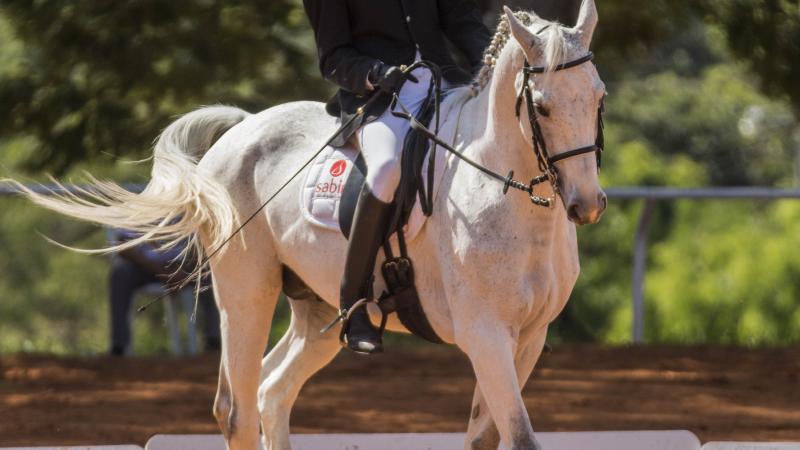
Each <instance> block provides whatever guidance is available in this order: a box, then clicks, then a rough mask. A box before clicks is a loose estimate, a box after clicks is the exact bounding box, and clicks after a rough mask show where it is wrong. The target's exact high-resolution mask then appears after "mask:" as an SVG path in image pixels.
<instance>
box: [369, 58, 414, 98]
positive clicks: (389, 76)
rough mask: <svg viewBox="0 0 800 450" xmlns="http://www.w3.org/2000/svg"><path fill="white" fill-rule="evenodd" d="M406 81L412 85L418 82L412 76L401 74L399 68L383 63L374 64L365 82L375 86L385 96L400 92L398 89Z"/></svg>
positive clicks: (401, 71)
mask: <svg viewBox="0 0 800 450" xmlns="http://www.w3.org/2000/svg"><path fill="white" fill-rule="evenodd" d="M406 80H409V81H411V82H413V83H417V82H419V80H417V78H416V77H415V76H414V75H411V74H410V73H405V72H403V70H402V69H400V68H399V67H397V66H390V65H388V64H383V63H378V64H376V65H375V66H374V67H373V68H372V70H371V71H370V73H369V77H368V78H367V81H369V83H370V84H371V85H373V86H376V87H377V88H378V89H380V90H381V91H383V92H386V93H387V94H392V93H395V92H398V91H400V88H401V87H402V86H403V83H405V81H406Z"/></svg>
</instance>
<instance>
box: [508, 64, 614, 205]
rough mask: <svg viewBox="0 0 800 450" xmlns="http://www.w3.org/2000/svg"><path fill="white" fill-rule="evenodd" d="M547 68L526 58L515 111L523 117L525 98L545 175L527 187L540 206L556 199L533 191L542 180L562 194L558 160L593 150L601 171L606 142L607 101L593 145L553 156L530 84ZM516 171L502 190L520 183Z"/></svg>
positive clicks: (560, 67) (535, 150)
mask: <svg viewBox="0 0 800 450" xmlns="http://www.w3.org/2000/svg"><path fill="white" fill-rule="evenodd" d="M592 58H594V54H593V53H592V52H589V53H587V54H586V55H585V56H583V57H581V58H578V59H575V60H573V61H569V62H566V63H563V64H559V65H557V66H555V67H554V68H553V69H552V71H553V72H557V71H559V70H566V69H570V68H572V67H576V66H579V65H581V64H583V63H586V62H589V61H591V60H592ZM546 70H547V69H546V68H545V67H531V65H530V64H529V63H528V60H527V58H526V59H525V65H524V66H523V67H522V88H521V89H520V91H519V93H518V94H517V103H516V114H517V118H518V119H519V118H520V108H521V106H522V102H523V100H524V101H525V108H526V109H527V111H528V121H529V122H530V127H531V145H532V147H533V153H534V154H535V155H536V161H537V163H538V165H539V170H541V172H542V175H539V176H538V177H535V178H534V179H532V180H531V182H530V183H529V185H528V189H529V190H530V192H529V194H530V198H531V201H532V202H533V203H534V204H536V205H539V206H545V207H550V206H553V202H554V200H555V199H554V198H553V197H550V198H544V197H539V196H537V195H534V194H533V187H534V186H536V185H537V184H540V183H543V182H545V181H549V182H550V185H551V186H552V187H553V192H554V193H555V194H556V195H559V194H560V193H559V188H558V168H557V167H556V165H555V163H557V162H558V161H562V160H565V159H567V158H572V157H573V156H580V155H583V154H585V153H592V152H594V153H595V155H596V158H597V170H598V171H599V170H600V163H601V160H602V155H603V146H604V144H605V142H604V137H603V109H604V102H603V101H601V102H600V107H598V109H597V137H596V138H595V142H594V144H592V145H587V146H585V147H580V148H576V149H573V150H568V151H566V152H562V153H559V154H557V155H553V156H550V154H549V153H548V151H547V142H546V141H545V140H544V135H543V134H542V127H541V125H540V124H539V116H538V115H537V114H536V107H535V105H534V103H533V93H532V92H531V86H530V79H531V75H535V74H540V73H545V71H546ZM513 176H514V172H513V171H512V172H510V173H509V174H508V177H506V186H505V187H504V188H503V192H504V193H505V192H506V191H507V190H508V187H509V186H513V187H517V188H519V187H518V186H514V183H518V182H516V181H514V180H513Z"/></svg>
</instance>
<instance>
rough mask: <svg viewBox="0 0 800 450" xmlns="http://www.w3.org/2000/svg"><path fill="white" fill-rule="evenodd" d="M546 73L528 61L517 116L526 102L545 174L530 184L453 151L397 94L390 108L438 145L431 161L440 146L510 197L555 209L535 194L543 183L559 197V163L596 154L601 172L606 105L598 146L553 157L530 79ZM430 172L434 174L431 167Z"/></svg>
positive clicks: (574, 63)
mask: <svg viewBox="0 0 800 450" xmlns="http://www.w3.org/2000/svg"><path fill="white" fill-rule="evenodd" d="M593 57H594V55H593V54H592V52H589V53H588V54H586V56H583V57H581V58H578V59H576V60H573V61H570V62H566V63H563V64H559V65H558V66H556V67H554V68H553V70H552V71H553V72H557V71H560V70H566V69H570V68H572V67H576V66H579V65H581V64H583V63H586V62H589V61H591V60H592V58H593ZM420 66H425V67H428V68H431V64H430V63H426V62H422V61H420V62H417V63H415V64H413V65H411V66H409V67H407V68H405V71H406V72H407V73H408V72H411V71H412V70H413V69H415V68H417V67H420ZM432 72H433V73H434V77H433V78H434V80H435V79H436V77H437V75H438V70H432ZM545 72H546V68H545V67H531V66H530V64H529V63H528V61H527V59H526V60H525V66H524V67H523V68H522V73H523V83H522V89H521V90H520V92H519V94H518V95H517V103H516V115H517V118H520V108H521V106H522V102H523V101H524V102H525V106H526V109H527V112H528V120H529V122H530V127H531V145H532V148H533V152H534V154H535V155H536V160H537V163H538V166H539V170H541V172H542V174H541V175H539V176H537V177H534V178H533V179H531V181H530V182H529V183H527V184H526V183H523V182H521V181H517V180H515V179H514V171H513V170H512V171H510V172H508V174H507V175H506V176H503V175H500V174H499V173H497V172H495V171H493V170H491V169H489V168H487V167H485V166H483V165H481V164H479V163H477V162H475V161H473V160H472V159H470V158H469V157H467V156H466V155H464V154H463V153H461V152H459V151H458V150H456V149H455V148H453V147H452V146H451V145H450V144H448V143H447V142H445V141H443V140H442V139H441V138H439V136H438V135H437V134H436V133H435V132H432V131H431V130H429V129H428V128H427V127H426V126H425V125H424V124H422V123H421V122H420V121H419V120H417V119H416V118H415V117H414V116H413V115H412V114H411V113H410V112H409V111H408V110H407V109H406V108H405V107H404V106H403V105H402V104H401V103H400V102H399V101H398V98H397V94H395V96H394V99H393V101H392V105H391V106H390V108H391V109H392V114H393V115H394V116H397V117H401V118H403V119H405V120H408V122H409V124H410V125H411V128H412V129H414V130H415V131H417V132H419V133H421V134H422V135H424V136H425V137H426V138H428V139H429V140H431V141H432V142H433V143H434V144H435V145H434V147H433V148H432V149H431V156H430V159H431V160H432V159H433V157H434V152H435V148H436V146H437V145H438V146H441V147H442V148H444V149H445V150H447V151H448V152H450V153H452V154H453V155H454V156H456V157H458V158H459V159H461V160H462V161H464V162H466V163H467V164H469V165H471V166H472V167H474V168H476V169H478V170H479V171H481V172H483V173H484V174H486V175H488V176H489V177H491V178H494V179H495V180H498V181H500V182H502V183H503V194H506V193H507V192H508V189H509V188H514V189H517V190H520V191H523V192H525V193H527V194H528V197H529V198H530V200H531V202H532V203H533V204H535V205H539V206H544V207H552V206H553V204H554V200H555V199H554V198H552V197H551V198H545V197H540V196H538V195H536V194H535V193H534V192H533V191H534V187H535V186H536V185H538V184H541V183H543V182H545V181H549V182H550V185H551V186H552V188H553V192H555V193H556V194H559V189H558V184H557V183H558V169H557V168H556V166H555V163H557V162H558V161H562V160H565V159H567V158H572V157H574V156H580V155H583V154H585V153H592V152H594V153H595V154H596V157H597V170H600V161H601V156H602V152H603V146H604V138H603V104H602V103H601V104H600V107H599V108H598V110H597V137H596V139H595V143H594V144H592V145H588V146H586V147H580V148H576V149H573V150H569V151H566V152H562V153H559V154H557V155H553V156H550V155H549V153H548V151H547V143H546V142H545V139H544V135H543V134H542V128H541V126H540V124H539V117H538V115H537V114H536V107H535V105H534V103H533V92H532V91H531V86H530V83H529V82H530V79H531V75H535V74H540V73H545ZM434 80H432V82H434ZM395 105H397V106H399V107H400V109H401V111H394V106H395ZM435 107H436V112H437V113H438V108H439V105H438V102H437V104H436V105H435ZM437 116H438V114H437ZM437 131H438V120H437ZM428 168H429V170H430V169H431V166H430V165H429V167H428ZM429 178H430V177H429ZM428 189H429V190H430V191H431V192H432V187H431V186H428ZM426 215H430V214H428V213H427V211H426Z"/></svg>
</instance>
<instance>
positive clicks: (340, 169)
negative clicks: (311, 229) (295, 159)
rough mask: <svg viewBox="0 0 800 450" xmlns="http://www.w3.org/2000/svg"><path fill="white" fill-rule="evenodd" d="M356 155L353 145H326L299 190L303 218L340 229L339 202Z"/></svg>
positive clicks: (313, 222) (356, 151) (309, 168)
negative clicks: (348, 146)
mask: <svg viewBox="0 0 800 450" xmlns="http://www.w3.org/2000/svg"><path fill="white" fill-rule="evenodd" d="M356 157H358V150H356V149H354V148H346V147H340V148H334V147H330V146H328V147H327V148H325V149H324V150H323V151H322V152H321V153H320V154H319V155H318V156H317V157H316V158H315V159H314V161H313V162H312V163H311V164H310V165H309V167H308V170H307V171H306V179H305V182H304V183H303V189H302V190H301V191H300V209H301V210H302V211H303V216H304V217H305V218H306V220H308V221H309V222H311V223H312V224H314V225H318V226H321V227H324V228H328V229H331V230H338V229H339V202H340V201H341V199H342V193H343V192H344V185H345V182H346V181H347V177H348V176H349V175H350V171H352V170H353V166H354V165H355V159H356Z"/></svg>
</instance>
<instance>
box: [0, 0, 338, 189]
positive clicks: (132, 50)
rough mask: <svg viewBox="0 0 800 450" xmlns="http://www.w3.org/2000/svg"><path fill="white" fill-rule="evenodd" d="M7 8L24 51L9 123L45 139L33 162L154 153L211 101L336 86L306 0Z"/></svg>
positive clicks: (14, 130)
mask: <svg viewBox="0 0 800 450" xmlns="http://www.w3.org/2000/svg"><path fill="white" fill-rule="evenodd" d="M2 13H3V15H4V16H5V17H6V18H7V19H10V22H6V23H7V24H10V26H11V30H10V32H11V33H12V36H13V37H15V38H16V39H17V40H18V41H17V42H18V44H17V45H18V47H21V48H20V49H19V50H18V51H19V52H20V53H21V58H19V59H18V60H17V61H16V62H15V64H14V66H15V67H14V69H13V70H9V71H6V73H4V74H3V76H2V78H0V104H2V105H3V108H2V109H0V133H2V134H24V135H27V136H32V137H34V138H35V139H36V142H37V147H36V149H35V151H33V152H32V153H31V154H30V155H29V156H28V157H27V158H26V159H25V161H24V168H25V169H27V170H29V171H30V172H38V171H41V170H45V169H46V170H48V171H51V172H54V173H55V174H57V175H60V174H63V173H64V172H65V171H66V170H67V169H68V168H69V167H70V166H72V165H73V164H75V163H77V162H80V161H84V160H87V159H96V158H104V159H106V161H108V162H111V161H112V160H113V157H114V156H122V155H125V156H134V157H140V156H145V155H147V154H148V150H149V149H148V146H147V143H149V142H150V141H152V139H153V137H154V136H155V135H156V134H157V132H158V131H159V130H160V129H161V128H162V127H164V126H165V125H166V124H167V122H168V120H169V118H170V117H172V116H174V115H176V114H179V113H183V112H186V111H187V110H188V109H192V108H195V107H198V106H200V105H205V104H212V103H230V104H236V105H239V106H241V107H243V108H245V109H249V110H253V111H256V110H260V109H263V108H265V107H267V106H270V105H272V104H275V103H280V102H285V101H289V100H296V99H300V98H315V97H319V95H320V94H322V93H323V92H327V90H328V89H329V88H328V86H326V85H325V84H322V83H320V82H319V77H318V76H317V70H316V65H315V64H314V58H313V54H314V48H313V43H312V42H311V41H310V40H309V39H308V38H307V37H308V36H309V34H310V30H309V29H308V26H307V24H306V19H305V14H304V13H303V10H302V8H301V7H300V5H299V4H298V2H295V1H289V0H273V1H269V2H258V1H245V2H234V3H226V2H215V1H165V0H143V1H135V2H134V1H130V2H115V1H96V0H78V1H73V2H68V3H64V2H61V1H55V0H49V1H48V0H45V1H37V2H33V3H31V2H29V1H21V0H20V1H17V0H6V1H4V2H3V4H2Z"/></svg>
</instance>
